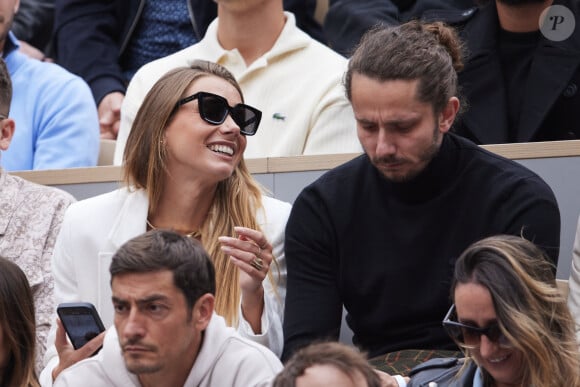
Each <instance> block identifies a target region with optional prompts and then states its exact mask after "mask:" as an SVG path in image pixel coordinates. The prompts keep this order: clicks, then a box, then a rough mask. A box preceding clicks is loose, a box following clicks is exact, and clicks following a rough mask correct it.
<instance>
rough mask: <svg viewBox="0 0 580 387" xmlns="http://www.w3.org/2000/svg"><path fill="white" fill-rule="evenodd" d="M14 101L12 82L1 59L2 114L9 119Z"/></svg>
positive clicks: (0, 95) (0, 105)
mask: <svg viewBox="0 0 580 387" xmlns="http://www.w3.org/2000/svg"><path fill="white" fill-rule="evenodd" d="M10 101H12V80H11V79H10V73H9V72H8V68H6V62H4V59H2V58H0V114H2V115H4V116H6V117H8V114H9V113H10Z"/></svg>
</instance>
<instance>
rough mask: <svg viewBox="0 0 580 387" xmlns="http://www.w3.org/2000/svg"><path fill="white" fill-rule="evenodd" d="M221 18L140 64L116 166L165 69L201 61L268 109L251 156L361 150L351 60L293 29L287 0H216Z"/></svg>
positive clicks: (251, 143) (128, 98) (123, 119)
mask: <svg viewBox="0 0 580 387" xmlns="http://www.w3.org/2000/svg"><path fill="white" fill-rule="evenodd" d="M216 2H217V3H218V18H217V19H216V20H214V21H213V22H212V24H211V25H210V26H209V27H208V30H207V33H206V35H205V37H204V38H203V40H201V41H200V42H199V43H197V44H194V45H192V46H190V47H188V48H186V49H184V50H182V51H179V52H177V53H175V54H173V55H170V56H168V57H165V58H162V59H158V60H156V61H153V62H150V63H148V64H147V65H145V66H143V67H142V68H141V69H140V70H139V71H138V72H137V74H135V77H134V78H133V79H132V80H131V83H130V84H129V88H128V90H127V96H126V98H125V99H124V101H123V107H122V111H121V129H120V132H119V137H118V139H117V146H116V149H115V164H120V163H121V161H122V155H123V151H124V149H125V141H126V139H127V136H128V135H129V132H130V131H131V127H132V125H133V120H134V118H135V113H136V112H137V110H138V109H139V107H140V106H141V103H142V102H143V98H144V97H145V95H146V94H147V92H148V91H149V89H150V88H151V86H152V85H153V84H154V83H155V81H157V80H158V79H159V78H160V77H161V76H162V75H163V74H165V73H166V72H167V71H168V70H170V69H173V68H175V67H180V66H189V65H190V64H191V63H192V62H193V61H194V60H196V59H204V60H209V61H212V62H216V63H219V64H221V65H223V66H225V67H226V68H227V69H228V70H230V71H231V72H232V73H233V74H234V76H235V77H236V79H237V80H238V81H239V82H240V86H241V87H242V89H243V90H244V94H245V96H246V98H247V99H248V100H249V101H251V102H252V104H255V106H256V107H257V108H258V109H260V110H261V111H262V112H263V117H262V127H261V129H260V131H259V132H258V134H257V135H256V136H254V137H253V138H252V140H251V141H248V147H247V149H246V153H245V156H246V158H255V157H278V156H296V155H302V154H321V153H345V152H359V151H360V145H359V144H358V142H357V141H356V136H355V130H354V119H353V115H352V109H351V108H350V106H349V104H348V101H347V100H346V98H345V97H344V95H343V93H342V88H341V77H342V74H343V72H344V69H345V67H346V59H345V58H343V57H341V56H340V55H338V54H337V53H335V52H333V51H332V50H331V49H329V48H328V47H326V46H324V45H322V44H320V43H319V42H317V41H315V40H314V39H312V38H311V37H310V36H308V35H307V34H305V33H304V32H302V31H300V30H299V29H298V28H297V27H296V21H295V18H294V15H293V14H291V13H284V11H283V8H282V0H265V1H260V2H232V1H225V0H217V1H216Z"/></svg>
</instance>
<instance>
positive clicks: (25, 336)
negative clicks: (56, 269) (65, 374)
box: [0, 257, 40, 387]
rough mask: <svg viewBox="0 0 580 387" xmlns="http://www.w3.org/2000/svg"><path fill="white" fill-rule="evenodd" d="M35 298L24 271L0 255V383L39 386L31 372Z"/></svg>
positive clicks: (29, 386) (32, 364) (34, 374)
mask: <svg viewBox="0 0 580 387" xmlns="http://www.w3.org/2000/svg"><path fill="white" fill-rule="evenodd" d="M35 336H36V334H35V328H34V302H33V300H32V292H31V290H30V284H29V283H28V280H27V279H26V275H25V274H24V272H23V271H22V270H21V269H20V268H19V267H18V265H16V264H15V263H13V262H10V261H9V260H7V259H5V258H2V257H0V385H2V386H18V387H39V386H40V384H38V379H37V378H36V373H35V372H34V350H35V347H36V345H35V341H36V340H35Z"/></svg>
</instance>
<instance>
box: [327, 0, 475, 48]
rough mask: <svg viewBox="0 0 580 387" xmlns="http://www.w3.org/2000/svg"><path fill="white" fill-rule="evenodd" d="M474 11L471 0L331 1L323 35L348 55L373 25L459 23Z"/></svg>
mask: <svg viewBox="0 0 580 387" xmlns="http://www.w3.org/2000/svg"><path fill="white" fill-rule="evenodd" d="M474 9H475V1H474V0H330V7H329V8H328V12H327V13H326V17H325V19H324V33H325V35H326V38H327V39H328V43H329V45H330V47H332V48H333V49H334V50H336V51H337V52H339V53H341V54H343V55H345V56H350V55H351V54H352V53H353V51H354V49H355V47H356V45H357V44H358V42H359V41H360V39H361V38H362V36H363V35H364V33H365V32H367V31H368V30H370V29H371V28H373V27H374V26H376V25H388V26H395V25H399V24H401V23H404V22H407V21H409V20H412V19H417V18H420V17H421V16H423V15H425V16H428V17H429V19H430V20H431V19H432V20H433V21H435V20H446V21H451V20H453V21H456V22H458V21H461V20H465V19H467V18H469V16H471V14H472V13H473V12H474Z"/></svg>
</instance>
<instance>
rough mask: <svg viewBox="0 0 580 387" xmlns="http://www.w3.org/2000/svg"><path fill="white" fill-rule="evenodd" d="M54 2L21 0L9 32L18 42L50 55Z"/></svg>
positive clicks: (48, 0) (52, 0)
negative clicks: (23, 42) (20, 41)
mask: <svg viewBox="0 0 580 387" xmlns="http://www.w3.org/2000/svg"><path fill="white" fill-rule="evenodd" d="M53 21H54V0H21V1H20V6H19V7H18V12H17V13H16V15H15V16H14V22H13V24H12V28H11V31H12V32H13V33H14V35H16V37H17V38H18V39H20V40H24V41H25V42H27V43H28V44H30V45H32V46H34V47H36V48H38V49H39V50H41V51H44V52H45V54H50V52H49V51H50V38H51V36H52V25H53Z"/></svg>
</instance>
